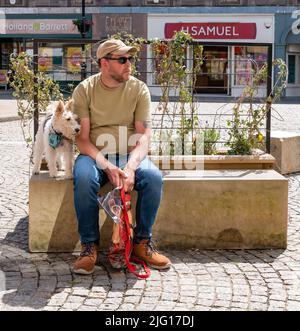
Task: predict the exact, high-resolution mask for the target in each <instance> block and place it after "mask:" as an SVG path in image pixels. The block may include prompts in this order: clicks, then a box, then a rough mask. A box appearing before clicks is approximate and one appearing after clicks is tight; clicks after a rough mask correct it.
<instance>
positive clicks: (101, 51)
mask: <svg viewBox="0 0 300 331" xmlns="http://www.w3.org/2000/svg"><path fill="white" fill-rule="evenodd" d="M137 51H138V50H137V48H136V47H133V46H126V45H125V44H124V43H123V41H121V40H119V39H108V40H106V41H105V42H104V43H102V44H100V45H99V47H98V49H97V59H98V60H99V59H102V58H103V57H105V56H106V55H107V54H109V53H113V54H115V55H123V54H126V53H136V52H137Z"/></svg>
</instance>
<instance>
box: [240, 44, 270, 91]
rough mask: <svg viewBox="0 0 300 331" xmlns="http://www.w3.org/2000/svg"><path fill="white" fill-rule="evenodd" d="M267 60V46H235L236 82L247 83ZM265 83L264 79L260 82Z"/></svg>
mask: <svg viewBox="0 0 300 331" xmlns="http://www.w3.org/2000/svg"><path fill="white" fill-rule="evenodd" d="M266 62H267V48H266V47H260V46H248V47H247V46H243V47H235V84H236V85H247V84H251V83H252V78H253V76H254V75H255V73H256V72H258V71H259V70H260V69H261V68H262V66H263V65H264V64H265V63H266ZM260 83H261V84H263V83H265V82H264V81H261V82H260Z"/></svg>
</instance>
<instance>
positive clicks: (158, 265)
mask: <svg viewBox="0 0 300 331" xmlns="http://www.w3.org/2000/svg"><path fill="white" fill-rule="evenodd" d="M133 255H134V256H135V257H137V258H139V259H141V260H143V261H145V262H146V263H147V264H148V266H149V267H151V268H154V269H159V270H162V269H168V268H170V266H171V261H170V260H169V259H168V258H167V257H166V256H164V255H162V254H159V253H158V251H157V250H156V249H155V248H154V246H153V243H152V241H151V240H149V239H144V240H141V242H140V243H139V244H134V245H133Z"/></svg>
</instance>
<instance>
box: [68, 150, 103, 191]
mask: <svg viewBox="0 0 300 331" xmlns="http://www.w3.org/2000/svg"><path fill="white" fill-rule="evenodd" d="M73 175H74V183H75V185H80V186H86V185H87V186H90V185H93V184H94V185H99V184H98V183H99V174H98V171H97V167H96V165H95V163H94V162H93V161H92V159H91V158H89V157H83V158H78V159H77V160H76V162H75V165H74V171H73Z"/></svg>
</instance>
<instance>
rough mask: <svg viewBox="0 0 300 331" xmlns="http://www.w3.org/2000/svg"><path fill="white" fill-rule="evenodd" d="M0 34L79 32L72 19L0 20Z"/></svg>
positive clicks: (76, 33) (73, 33)
mask: <svg viewBox="0 0 300 331" xmlns="http://www.w3.org/2000/svg"><path fill="white" fill-rule="evenodd" d="M0 34H25V35H26V34H72V35H78V34H79V32H78V30H77V28H76V26H75V25H74V24H73V22H72V19H65V18H64V19H10V18H6V19H0Z"/></svg>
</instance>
